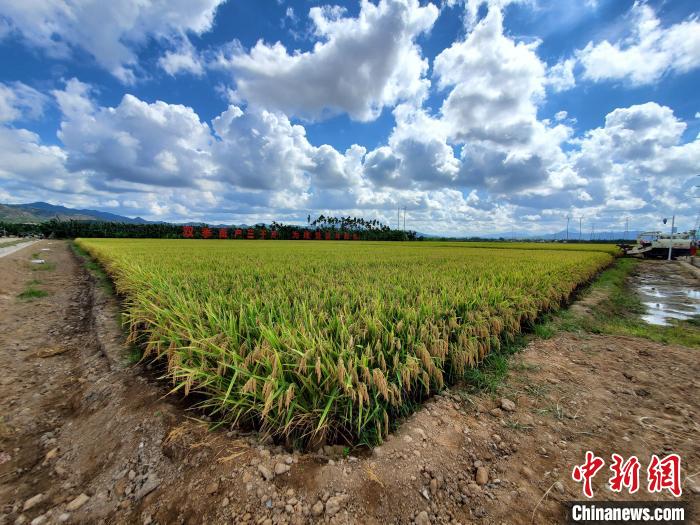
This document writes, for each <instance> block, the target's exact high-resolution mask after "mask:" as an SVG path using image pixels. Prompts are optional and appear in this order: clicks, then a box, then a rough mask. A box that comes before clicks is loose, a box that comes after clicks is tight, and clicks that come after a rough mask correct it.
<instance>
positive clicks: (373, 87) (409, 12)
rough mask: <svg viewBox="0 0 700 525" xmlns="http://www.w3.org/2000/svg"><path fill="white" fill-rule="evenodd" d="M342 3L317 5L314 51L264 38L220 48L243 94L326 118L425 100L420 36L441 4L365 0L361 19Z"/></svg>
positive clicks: (363, 115) (369, 114)
mask: <svg viewBox="0 0 700 525" xmlns="http://www.w3.org/2000/svg"><path fill="white" fill-rule="evenodd" d="M343 14H344V12H343V11H342V10H340V9H338V8H329V7H313V8H311V10H310V12H309V16H310V18H311V20H312V21H313V24H314V27H315V35H316V37H317V38H318V39H319V40H318V42H317V43H316V44H315V45H314V48H313V50H312V51H308V52H303V53H302V52H292V53H290V52H289V51H288V50H287V49H286V48H285V46H284V45H283V44H282V43H280V42H277V43H274V44H266V43H264V42H263V41H258V43H257V44H256V45H255V46H253V48H252V49H251V50H250V51H249V52H245V51H244V50H243V49H242V48H241V46H240V45H233V46H230V48H229V50H228V52H226V53H222V54H220V56H219V57H218V61H217V63H218V66H219V67H222V68H225V69H227V70H230V71H231V72H232V73H233V75H234V78H235V81H236V86H237V94H238V96H239V97H240V99H241V100H245V101H247V102H249V103H254V104H256V105H259V106H261V107H264V108H266V109H270V110H281V111H283V112H285V113H286V114H287V115H290V116H291V115H295V116H299V117H303V118H306V119H320V118H323V117H325V116H328V115H334V114H337V113H341V112H345V113H348V114H349V115H350V117H352V118H353V119H356V120H361V121H370V120H374V119H375V118H377V116H378V115H379V113H380V112H381V110H382V108H384V107H385V106H393V105H394V104H396V103H397V102H399V101H401V100H420V99H422V98H424V97H425V96H426V94H427V90H428V88H429V86H430V82H429V81H428V80H427V79H426V78H424V75H425V72H426V71H427V69H428V62H427V60H425V59H424V58H423V57H422V55H421V51H420V48H419V47H418V45H417V44H416V43H415V39H416V38H417V37H418V36H419V35H420V34H421V33H424V32H426V31H428V30H430V28H431V27H432V26H433V23H434V22H435V20H436V18H437V15H438V9H437V7H435V6H434V5H433V4H430V3H429V4H426V5H425V6H420V5H419V3H418V0H380V1H379V3H378V4H376V5H375V4H373V3H371V2H369V1H366V0H364V1H363V2H362V3H361V5H360V12H359V14H358V16H357V18H350V17H345V16H343Z"/></svg>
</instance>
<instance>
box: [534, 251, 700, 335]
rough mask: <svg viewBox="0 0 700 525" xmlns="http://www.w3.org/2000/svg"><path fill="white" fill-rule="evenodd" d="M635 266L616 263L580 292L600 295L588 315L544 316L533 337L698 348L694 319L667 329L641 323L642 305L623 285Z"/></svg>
mask: <svg viewBox="0 0 700 525" xmlns="http://www.w3.org/2000/svg"><path fill="white" fill-rule="evenodd" d="M639 263H640V261H639V260H638V259H631V258H624V259H618V260H617V261H616V262H615V264H614V265H613V266H611V267H610V268H609V269H607V270H605V271H604V272H603V273H602V274H601V275H600V277H599V278H598V279H597V280H596V281H595V282H593V283H592V284H591V285H590V286H589V287H588V289H587V290H585V291H584V296H585V295H586V294H589V293H594V292H600V293H602V294H603V295H604V298H603V299H602V300H601V301H600V302H599V303H598V304H596V305H595V307H594V308H592V312H591V314H590V315H589V314H582V313H578V312H576V311H573V310H571V309H566V310H562V311H559V312H555V313H552V314H549V315H547V316H545V317H544V318H543V319H542V322H541V323H540V325H539V326H536V327H535V330H534V333H535V334H536V335H537V336H539V337H542V338H543V339H547V338H549V337H551V336H552V335H554V334H555V333H556V332H558V331H568V332H590V333H594V334H610V335H628V336H634V337H643V338H646V339H650V340H652V341H656V342H658V343H664V344H676V345H681V346H687V347H691V348H700V320H698V319H691V320H689V321H673V322H672V324H671V325H669V326H658V325H652V324H648V323H646V322H645V321H644V320H642V319H641V317H640V314H643V313H644V305H643V304H642V302H641V301H640V299H639V297H638V296H637V294H636V293H635V291H634V290H633V289H632V288H631V287H630V286H629V284H628V282H627V278H628V277H629V276H630V275H632V274H633V273H634V272H635V271H636V269H637V266H638V264H639Z"/></svg>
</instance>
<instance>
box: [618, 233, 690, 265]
mask: <svg viewBox="0 0 700 525" xmlns="http://www.w3.org/2000/svg"><path fill="white" fill-rule="evenodd" d="M620 247H621V248H622V249H623V250H624V252H625V254H626V255H641V256H642V257H644V258H645V259H665V258H667V257H668V249H669V247H672V251H671V257H672V258H674V259H675V258H676V257H683V256H688V255H695V253H696V252H697V238H696V231H695V230H690V231H687V232H683V233H674V234H670V233H662V232H659V231H648V232H642V233H640V234H639V236H638V237H637V244H635V245H629V244H625V245H620Z"/></svg>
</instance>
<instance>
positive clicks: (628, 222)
mask: <svg viewBox="0 0 700 525" xmlns="http://www.w3.org/2000/svg"><path fill="white" fill-rule="evenodd" d="M629 231H630V218H629V217H625V240H627V238H628V237H629Z"/></svg>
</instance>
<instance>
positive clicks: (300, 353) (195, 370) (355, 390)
mask: <svg viewBox="0 0 700 525" xmlns="http://www.w3.org/2000/svg"><path fill="white" fill-rule="evenodd" d="M77 242H78V244H79V245H80V246H81V247H82V248H83V249H85V250H86V251H88V252H89V253H90V254H92V256H94V257H95V258H97V259H98V260H99V261H100V262H101V263H102V264H103V266H104V267H105V269H106V271H107V272H108V273H109V274H110V275H111V276H112V279H113V280H114V283H115V286H116V289H117V292H118V293H119V295H120V296H121V297H122V298H123V308H124V313H125V319H126V324H127V325H128V328H129V333H130V338H131V339H132V340H133V341H134V342H136V343H137V344H139V345H140V346H141V348H142V349H143V351H144V356H145V357H146V358H160V359H163V360H165V362H166V363H167V371H168V376H169V377H170V379H171V380H172V382H173V385H174V386H173V390H174V391H177V392H182V393H183V394H184V395H189V394H190V393H192V392H197V393H199V394H201V397H200V399H204V401H202V402H200V403H199V405H200V406H201V407H202V408H204V409H206V410H207V411H209V412H210V413H211V414H212V415H213V416H215V417H217V418H218V419H219V420H220V421H222V422H226V423H235V424H239V425H249V426H254V427H256V428H260V429H262V430H263V431H266V432H269V433H270V434H272V435H274V436H276V437H279V438H282V439H287V440H289V441H292V442H295V443H297V444H305V443H308V442H314V443H318V442H322V441H324V440H327V441H337V440H340V441H345V442H349V443H376V442H379V441H381V440H382V438H383V437H384V436H386V434H387V432H389V430H390V427H391V425H392V424H393V423H394V422H395V421H396V420H397V419H398V418H399V417H401V416H404V415H406V414H408V413H410V412H411V411H412V410H413V409H414V408H415V407H416V405H417V404H418V403H420V402H421V401H422V400H424V399H425V398H426V397H428V396H430V395H431V394H433V393H435V392H437V391H439V390H440V389H442V388H443V387H444V385H445V384H449V383H452V382H454V381H456V380H458V379H459V378H460V377H463V375H464V374H465V371H467V370H468V369H469V368H471V367H474V366H477V365H478V363H479V362H480V361H481V360H482V359H483V358H484V356H485V355H486V354H487V353H488V352H489V351H491V350H493V349H497V348H498V347H499V345H500V344H501V341H503V340H507V339H509V338H512V337H513V336H515V335H516V334H517V333H518V332H519V331H520V330H521V328H522V327H523V326H524V325H527V324H528V323H532V322H533V321H534V320H535V318H536V317H537V316H538V315H539V314H540V313H541V312H542V311H544V310H549V309H553V308H556V307H558V306H559V305H560V304H561V303H562V302H563V301H566V300H567V299H568V298H569V297H570V295H571V294H572V292H573V291H574V290H575V289H576V288H577V286H579V285H580V284H581V283H583V282H585V281H588V280H589V279H591V278H592V277H593V276H594V275H595V274H596V272H598V271H600V270H601V268H603V267H604V266H606V265H608V264H609V263H610V262H611V261H612V259H613V255H612V252H611V250H610V249H609V248H608V246H607V245H602V246H590V245H556V246H554V248H556V249H552V248H553V245H551V244H548V245H538V244H534V243H529V244H528V243H513V244H500V245H498V246H492V245H491V244H490V243H484V246H480V247H473V246H471V245H467V244H465V243H382V242H367V243H360V242H342V241H338V242H295V241H255V242H253V241H250V242H248V241H220V240H144V239H80V240H78V241H77ZM504 246H508V249H504ZM587 248H588V249H587Z"/></svg>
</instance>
